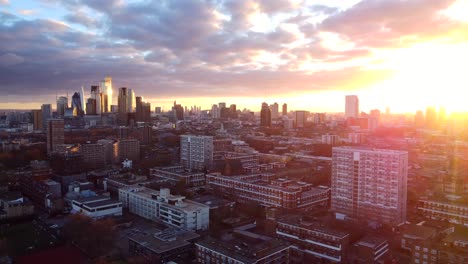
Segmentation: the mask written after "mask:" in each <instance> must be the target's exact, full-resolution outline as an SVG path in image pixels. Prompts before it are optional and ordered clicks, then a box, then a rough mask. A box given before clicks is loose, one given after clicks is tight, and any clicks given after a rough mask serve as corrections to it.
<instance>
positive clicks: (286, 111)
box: [282, 103, 288, 116]
mask: <svg viewBox="0 0 468 264" xmlns="http://www.w3.org/2000/svg"><path fill="white" fill-rule="evenodd" d="M282 114H283V116H287V115H288V105H287V104H286V103H284V104H283V113H282Z"/></svg>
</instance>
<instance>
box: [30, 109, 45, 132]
mask: <svg viewBox="0 0 468 264" xmlns="http://www.w3.org/2000/svg"><path fill="white" fill-rule="evenodd" d="M32 117H33V129H34V130H35V131H36V130H42V129H43V128H44V127H43V122H42V110H40V109H39V110H32Z"/></svg>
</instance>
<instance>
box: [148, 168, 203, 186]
mask: <svg viewBox="0 0 468 264" xmlns="http://www.w3.org/2000/svg"><path fill="white" fill-rule="evenodd" d="M150 175H151V176H152V177H157V178H162V179H166V180H169V181H170V182H172V183H178V182H183V183H185V185H187V186H201V185H205V173H203V172H190V171H187V170H185V169H184V167H183V166H172V167H157V168H152V169H150Z"/></svg>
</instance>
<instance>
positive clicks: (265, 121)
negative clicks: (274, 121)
mask: <svg viewBox="0 0 468 264" xmlns="http://www.w3.org/2000/svg"><path fill="white" fill-rule="evenodd" d="M260 126H262V127H270V126H271V110H270V108H269V107H268V104H267V103H262V110H260Z"/></svg>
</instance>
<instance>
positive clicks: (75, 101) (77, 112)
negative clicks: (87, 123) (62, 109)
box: [71, 92, 85, 116]
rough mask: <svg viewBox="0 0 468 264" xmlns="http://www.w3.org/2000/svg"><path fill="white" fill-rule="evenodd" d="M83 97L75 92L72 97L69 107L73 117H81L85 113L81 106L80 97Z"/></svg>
mask: <svg viewBox="0 0 468 264" xmlns="http://www.w3.org/2000/svg"><path fill="white" fill-rule="evenodd" d="M82 96H83V95H82V94H80V93H78V92H76V93H74V94H73V96H72V102H71V107H72V109H73V116H83V115H84V113H85V110H84V107H85V106H83V104H82V103H83V100H82V98H81V97H82Z"/></svg>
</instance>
